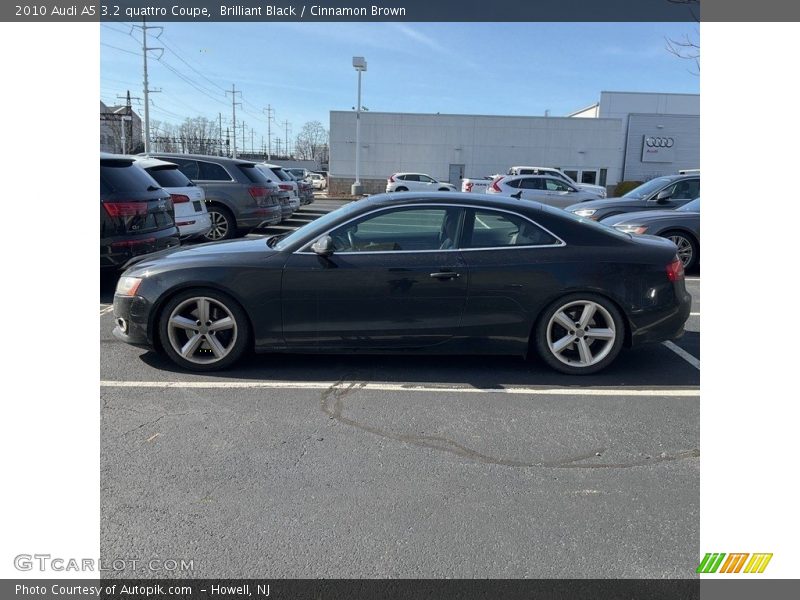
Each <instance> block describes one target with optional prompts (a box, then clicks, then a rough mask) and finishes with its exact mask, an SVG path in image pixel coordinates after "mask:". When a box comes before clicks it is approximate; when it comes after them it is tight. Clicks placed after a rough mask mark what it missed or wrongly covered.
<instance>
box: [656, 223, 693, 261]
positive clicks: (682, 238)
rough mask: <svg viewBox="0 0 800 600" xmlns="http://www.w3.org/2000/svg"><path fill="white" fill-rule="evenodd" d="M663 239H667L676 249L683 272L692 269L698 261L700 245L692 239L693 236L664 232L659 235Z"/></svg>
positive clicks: (680, 232)
mask: <svg viewBox="0 0 800 600" xmlns="http://www.w3.org/2000/svg"><path fill="white" fill-rule="evenodd" d="M659 235H660V236H661V237H663V238H667V239H668V240H669V241H671V242H672V243H673V244H675V245H676V246H677V247H678V258H680V259H681V262H682V263H683V268H684V270H686V271H688V270H689V269H692V268H694V267H695V266H696V265H697V262H698V261H699V260H700V244H698V243H697V240H695V239H694V236H693V235H691V234H689V233H686V232H685V231H677V230H675V231H665V232H664V233H661V234H659Z"/></svg>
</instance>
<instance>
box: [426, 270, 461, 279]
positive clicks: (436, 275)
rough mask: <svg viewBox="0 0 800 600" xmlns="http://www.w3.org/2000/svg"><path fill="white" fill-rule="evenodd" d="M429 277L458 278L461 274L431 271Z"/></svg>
mask: <svg viewBox="0 0 800 600" xmlns="http://www.w3.org/2000/svg"><path fill="white" fill-rule="evenodd" d="M431 277H433V278H434V279H458V278H459V277H461V274H460V273H454V272H453V271H443V272H441V273H431Z"/></svg>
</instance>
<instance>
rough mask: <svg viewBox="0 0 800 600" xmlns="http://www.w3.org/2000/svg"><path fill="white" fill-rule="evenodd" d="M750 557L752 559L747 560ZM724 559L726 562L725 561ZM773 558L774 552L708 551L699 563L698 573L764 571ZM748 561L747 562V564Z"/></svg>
mask: <svg viewBox="0 0 800 600" xmlns="http://www.w3.org/2000/svg"><path fill="white" fill-rule="evenodd" d="M748 557H749V558H750V560H747V559H748ZM723 560H724V561H725V562H723ZM770 560H772V553H771V552H770V553H756V554H750V553H748V552H736V553H733V554H725V553H724V552H707V553H706V555H705V556H704V557H703V560H701V561H700V564H699V565H697V572H698V573H763V572H764V569H766V568H767V565H768V564H769V561H770ZM745 563H746V564H745ZM742 569H744V570H742Z"/></svg>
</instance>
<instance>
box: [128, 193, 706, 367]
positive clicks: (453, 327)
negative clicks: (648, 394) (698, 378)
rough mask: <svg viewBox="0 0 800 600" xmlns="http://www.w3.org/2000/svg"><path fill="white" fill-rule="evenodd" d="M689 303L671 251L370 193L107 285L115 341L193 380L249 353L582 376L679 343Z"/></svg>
mask: <svg viewBox="0 0 800 600" xmlns="http://www.w3.org/2000/svg"><path fill="white" fill-rule="evenodd" d="M690 301H691V297H690V296H689V294H688V293H687V292H686V287H685V284H684V275H683V266H682V264H681V261H680V260H679V259H678V257H677V256H676V248H675V245H674V244H673V243H672V242H670V241H669V240H666V239H663V238H658V237H654V236H646V235H644V236H631V235H629V234H627V233H623V232H620V231H617V230H616V229H614V228H611V227H608V226H606V225H602V224H600V223H596V222H594V221H591V220H589V219H583V218H580V217H578V216H576V215H573V214H570V213H568V212H566V211H563V210H559V209H554V208H551V207H547V206H544V205H541V204H538V203H536V202H527V201H526V202H520V201H518V200H513V199H510V198H503V197H487V196H484V195H482V194H477V195H476V194H459V195H457V196H454V195H453V194H452V193H438V192H437V193H419V194H414V193H408V194H402V196H398V194H381V195H378V196H373V197H371V198H368V199H365V200H361V201H359V202H353V203H350V204H347V205H345V206H343V207H342V208H339V209H338V210H335V211H333V212H330V213H328V214H327V215H325V216H323V217H321V218H319V219H317V220H316V221H313V222H311V223H309V224H307V225H306V226H304V227H302V228H300V229H298V230H296V231H294V232H292V233H290V234H284V235H282V236H274V237H268V238H256V239H244V240H233V241H226V242H216V243H210V244H204V245H200V246H192V247H188V248H181V249H176V250H166V251H163V252H160V253H156V254H153V255H150V256H148V257H145V258H143V259H141V260H140V261H139V262H138V263H136V264H134V265H132V266H130V267H129V268H128V269H127V270H126V271H125V273H123V276H122V277H121V279H120V280H119V283H118V285H117V289H116V293H115V296H114V315H115V319H116V327H115V329H114V334H115V336H116V337H117V338H119V339H121V340H123V341H125V342H128V343H131V344H134V345H142V346H146V347H151V348H157V349H159V350H161V351H163V352H164V353H165V354H166V355H167V356H168V357H169V358H170V359H172V361H174V362H175V363H176V364H177V365H179V366H180V367H183V368H185V369H189V370H194V371H208V370H213V369H221V368H224V367H228V366H230V365H231V364H233V363H234V362H235V361H236V360H237V359H239V358H240V357H241V356H242V354H243V353H244V352H245V351H247V350H248V349H251V348H254V349H255V350H256V351H257V352H297V353H333V352H336V353H342V352H353V353H421V354H508V355H519V356H527V355H528V354H530V353H533V352H535V353H538V355H539V356H540V357H541V358H542V360H543V361H544V362H546V363H547V364H548V365H550V366H551V367H553V368H554V369H557V370H559V371H562V372H564V373H569V374H587V373H594V372H596V371H599V370H600V369H603V368H604V367H606V366H608V365H609V364H610V363H611V362H612V361H613V360H614V359H615V358H616V356H617V355H618V354H619V352H620V350H621V349H622V347H623V346H636V345H638V344H641V343H645V342H659V341H663V340H668V339H671V338H675V337H678V336H679V335H681V334H682V332H683V325H684V322H685V321H686V319H687V317H688V316H689V306H690Z"/></svg>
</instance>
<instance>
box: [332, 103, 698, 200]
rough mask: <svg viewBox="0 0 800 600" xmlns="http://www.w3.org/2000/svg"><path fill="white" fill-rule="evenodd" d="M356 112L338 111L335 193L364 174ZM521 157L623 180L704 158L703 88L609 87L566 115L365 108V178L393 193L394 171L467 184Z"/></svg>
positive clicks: (591, 178) (369, 189) (574, 173)
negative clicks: (390, 186)
mask: <svg viewBox="0 0 800 600" xmlns="http://www.w3.org/2000/svg"><path fill="white" fill-rule="evenodd" d="M355 138H356V114H355V111H331V113H330V163H329V172H330V179H329V185H330V193H331V194H339V193H342V194H347V193H349V192H350V185H351V184H352V183H353V182H354V181H355V171H356V168H355V155H356V151H355V150H356V147H355ZM516 165H520V166H522V165H526V166H541V167H558V168H561V169H563V170H564V172H565V173H567V174H568V175H569V176H570V177H572V178H573V179H575V180H576V181H579V182H581V183H594V184H599V185H605V186H607V187H609V188H613V187H614V186H615V185H616V184H617V183H619V182H621V181H646V180H648V179H652V178H653V177H657V176H659V175H664V174H668V173H675V172H677V171H678V170H679V169H696V168H699V165H700V96H699V95H698V94H659V93H639V92H601V94H600V101H599V102H597V103H595V104H592V105H591V106H588V107H586V108H583V109H581V110H578V111H576V112H574V113H572V114H570V115H567V116H565V117H552V116H541V117H532V116H495V115H451V114H439V113H436V114H417V113H384V112H371V111H370V112H362V113H361V165H360V178H361V183H362V185H363V188H364V191H365V192H366V193H378V192H383V191H385V189H386V178H387V177H388V176H389V175H391V174H392V173H398V172H419V173H427V174H429V175H431V176H432V177H435V178H436V179H439V180H440V181H450V182H451V183H454V184H455V185H457V186H458V185H459V184H460V179H462V178H464V177H483V176H490V175H494V174H496V173H505V172H506V171H507V170H508V169H509V167H512V166H516Z"/></svg>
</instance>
